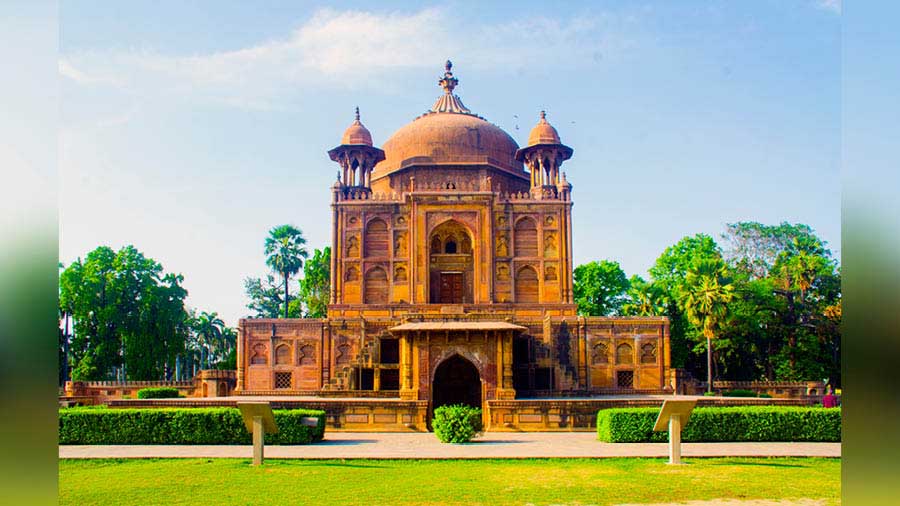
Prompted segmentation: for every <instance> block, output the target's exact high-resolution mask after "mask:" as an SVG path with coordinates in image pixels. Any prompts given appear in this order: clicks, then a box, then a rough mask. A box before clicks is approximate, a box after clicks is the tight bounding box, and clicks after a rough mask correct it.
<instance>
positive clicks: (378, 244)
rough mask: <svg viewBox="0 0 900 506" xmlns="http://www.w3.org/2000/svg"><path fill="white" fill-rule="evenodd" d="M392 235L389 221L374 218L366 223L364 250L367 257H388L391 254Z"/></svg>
mask: <svg viewBox="0 0 900 506" xmlns="http://www.w3.org/2000/svg"><path fill="white" fill-rule="evenodd" d="M389 248H390V237H389V235H388V226H387V223H386V222H385V221H384V220H382V219H381V218H374V219H372V220H370V221H369V222H368V223H367V224H366V234H365V241H364V243H363V251H364V252H365V256H366V257H387V256H388V255H390V253H389Z"/></svg>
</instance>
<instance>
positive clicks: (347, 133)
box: [341, 107, 372, 146]
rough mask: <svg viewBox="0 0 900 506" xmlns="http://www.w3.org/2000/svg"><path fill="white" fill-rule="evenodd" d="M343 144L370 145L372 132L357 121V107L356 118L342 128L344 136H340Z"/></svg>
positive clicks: (357, 110)
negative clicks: (345, 127)
mask: <svg viewBox="0 0 900 506" xmlns="http://www.w3.org/2000/svg"><path fill="white" fill-rule="evenodd" d="M341 144H343V145H352V146H356V145H363V146H371V145H372V134H371V133H370V132H369V129H368V128H366V127H365V125H363V124H362V123H361V122H360V121H359V107H357V108H356V119H355V120H354V121H353V123H351V124H350V126H349V127H347V129H346V130H344V136H343V137H342V138H341Z"/></svg>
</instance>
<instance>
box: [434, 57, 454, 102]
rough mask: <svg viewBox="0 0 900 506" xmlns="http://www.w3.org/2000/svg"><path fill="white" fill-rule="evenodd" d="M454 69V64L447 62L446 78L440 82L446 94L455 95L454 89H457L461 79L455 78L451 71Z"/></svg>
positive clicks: (445, 67)
mask: <svg viewBox="0 0 900 506" xmlns="http://www.w3.org/2000/svg"><path fill="white" fill-rule="evenodd" d="M452 68H453V62H452V61H450V60H447V63H445V64H444V77H443V78H442V79H440V80H439V81H438V85H439V86H440V87H441V88H443V89H444V93H446V94H448V95H451V94H453V88H456V85H457V84H459V79H457V78H455V77H453V71H452V70H450V69H452Z"/></svg>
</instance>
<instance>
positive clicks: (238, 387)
mask: <svg viewBox="0 0 900 506" xmlns="http://www.w3.org/2000/svg"><path fill="white" fill-rule="evenodd" d="M245 335H246V333H245V332H244V327H243V326H242V325H240V323H239V324H238V336H237V351H235V357H236V358H237V382H236V384H235V387H234V391H235V393H237V392H240V391H242V390H243V389H244V364H245V363H246V361H245V360H244V336H245ZM179 369H180V368H179ZM179 379H180V378H179Z"/></svg>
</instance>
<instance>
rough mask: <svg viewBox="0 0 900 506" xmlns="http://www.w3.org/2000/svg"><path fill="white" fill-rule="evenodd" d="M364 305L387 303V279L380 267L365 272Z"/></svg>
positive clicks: (385, 273)
mask: <svg viewBox="0 0 900 506" xmlns="http://www.w3.org/2000/svg"><path fill="white" fill-rule="evenodd" d="M365 285H366V286H365V294H364V297H363V303H364V304H387V303H388V277H387V272H385V270H384V269H382V268H381V267H372V268H371V269H369V270H368V271H366V279H365Z"/></svg>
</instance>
